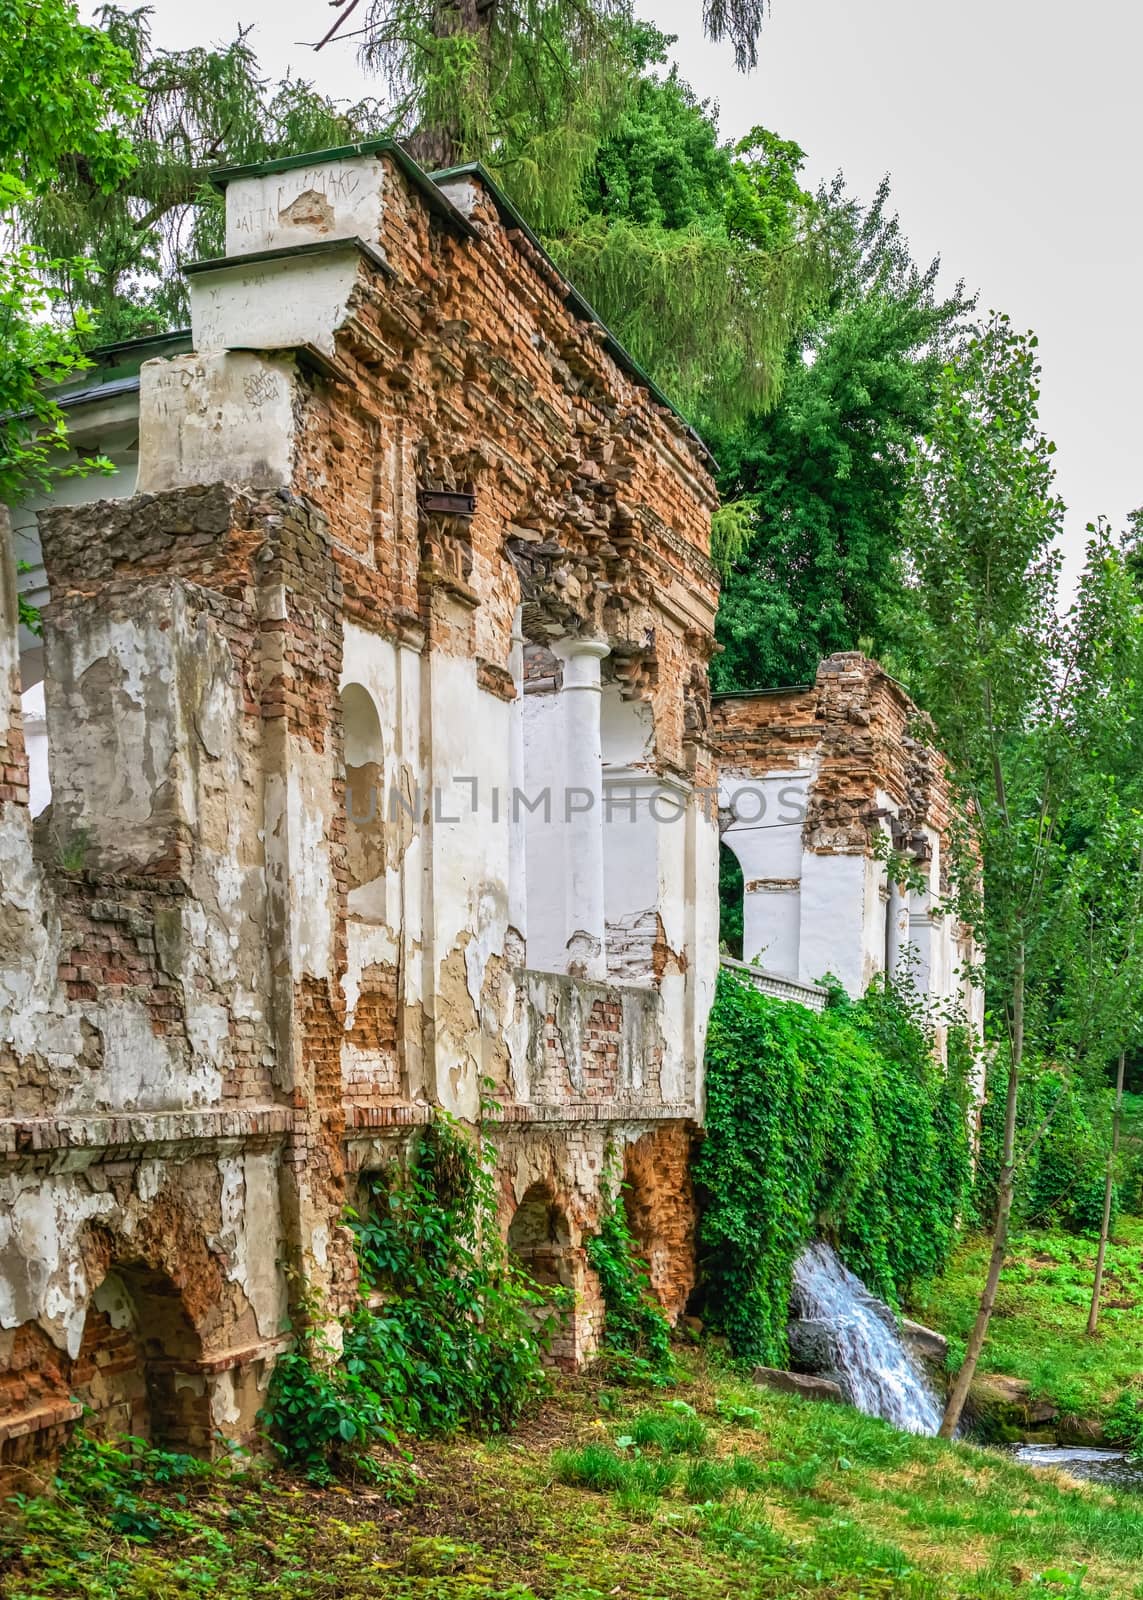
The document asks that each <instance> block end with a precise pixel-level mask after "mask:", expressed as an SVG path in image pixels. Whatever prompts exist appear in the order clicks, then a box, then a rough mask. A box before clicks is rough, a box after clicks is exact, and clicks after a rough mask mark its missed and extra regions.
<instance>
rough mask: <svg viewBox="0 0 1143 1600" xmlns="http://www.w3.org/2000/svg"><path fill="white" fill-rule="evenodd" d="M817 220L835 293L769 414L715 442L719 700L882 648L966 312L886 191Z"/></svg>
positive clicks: (715, 675)
mask: <svg viewBox="0 0 1143 1600" xmlns="http://www.w3.org/2000/svg"><path fill="white" fill-rule="evenodd" d="M818 208H819V211H820V212H822V213H824V214H828V215H829V216H831V217H832V218H833V219H834V226H833V228H832V230H831V234H830V238H831V252H832V261H833V268H834V271H833V285H832V288H831V290H830V292H829V294H828V296H827V297H826V298H825V299H824V301H823V302H822V303H821V304H820V305H819V306H818V308H817V309H815V310H814V311H813V312H812V314H811V315H810V317H809V318H808V320H806V321H805V322H804V323H803V324H802V325H801V326H800V327H799V329H798V330H797V334H796V337H795V338H793V339H792V340H791V341H790V343H789V345H788V348H787V351H786V355H785V359H784V369H783V372H782V375H781V386H780V387H781V397H780V400H779V402H778V404H777V405H776V406H775V407H774V408H773V409H772V410H770V411H768V412H767V411H764V410H761V409H753V410H752V411H751V412H750V414H749V415H747V416H745V417H743V418H741V420H740V421H738V422H737V423H736V424H735V425H733V426H731V427H727V428H723V429H721V430H717V429H716V430H715V431H714V433H713V434H712V435H711V439H710V442H711V444H712V447H713V449H714V452H715V454H716V456H717V457H718V459H719V462H720V464H721V467H722V473H721V478H720V488H721V490H722V494H723V497H724V500H725V501H727V502H728V503H729V504H731V505H733V506H735V507H737V508H738V523H737V526H736V528H735V530H734V531H735V537H734V539H733V541H732V542H731V543H729V544H724V545H723V547H722V549H721V550H720V551H719V552H718V553H719V554H720V555H721V558H722V563H723V566H724V569H725V571H724V582H723V592H722V601H721V605H720V608H719V616H718V638H719V641H720V643H721V644H722V645H723V654H722V655H721V656H719V657H718V658H717V659H716V660H715V662H714V663H713V664H712V680H713V683H714V686H715V688H716V689H741V688H756V687H760V686H764V685H771V684H792V683H812V682H813V679H814V675H815V673H816V671H817V664H818V662H819V661H820V660H821V659H822V658H823V657H824V656H827V655H829V654H831V653H832V652H833V651H835V650H851V649H854V648H857V647H858V645H859V644H866V645H867V647H869V648H873V649H878V648H880V647H881V646H882V645H883V643H884V629H883V627H882V617H883V614H884V612H885V610H886V609H887V606H888V604H889V599H890V597H891V595H892V594H893V592H894V591H895V587H896V585H897V582H898V579H899V575H900V534H899V532H898V524H899V520H900V515H901V507H902V503H903V500H904V496H905V490H906V485H907V481H908V462H909V457H910V453H911V451H912V448H913V446H914V444H915V443H916V441H917V439H918V438H919V437H920V436H921V435H922V434H923V433H924V432H925V430H926V429H927V428H928V426H929V424H930V422H931V419H932V416H933V407H934V403H935V398H936V392H937V380H938V375H939V373H940V370H941V366H942V364H943V362H944V361H945V360H946V359H947V357H948V355H949V353H950V351H951V350H952V349H953V348H955V346H956V343H957V341H958V339H959V337H960V333H961V329H962V326H963V322H964V318H965V314H966V312H967V311H968V309H969V302H968V301H967V300H966V298H965V296H964V293H963V291H962V290H961V289H960V288H958V289H957V290H955V291H954V293H953V294H951V295H949V296H947V297H944V298H942V297H941V296H940V295H939V294H938V292H937V289H936V278H937V271H938V266H939V263H938V262H936V261H934V262H932V263H931V264H930V265H929V266H928V268H926V269H925V270H923V271H922V270H921V269H920V268H918V267H917V266H916V265H915V264H914V262H913V260H912V258H911V256H910V253H909V248H908V244H907V242H906V240H905V239H904V238H903V236H902V233H901V228H900V224H899V222H898V219H897V218H896V216H894V215H892V214H891V212H890V210H889V189H888V183H887V182H885V183H883V184H882V185H881V187H880V189H879V190H878V192H877V195H876V197H875V198H874V201H873V203H872V205H870V206H869V207H868V208H866V209H865V210H864V211H862V210H859V209H858V208H857V207H855V206H854V205H852V204H851V203H850V202H848V201H847V199H846V197H845V194H844V191H843V190H842V189H841V188H840V186H839V185H835V186H834V188H833V189H832V190H830V191H829V192H825V193H823V194H821V195H820V196H819V199H818Z"/></svg>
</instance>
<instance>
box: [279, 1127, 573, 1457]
mask: <svg viewBox="0 0 1143 1600" xmlns="http://www.w3.org/2000/svg"><path fill="white" fill-rule="evenodd" d="M494 1172H495V1167H494V1155H493V1151H492V1149H491V1146H490V1145H489V1144H488V1143H487V1142H486V1141H485V1140H484V1139H483V1137H481V1136H476V1137H470V1136H469V1135H467V1134H466V1133H464V1132H463V1131H462V1130H461V1128H460V1127H459V1126H458V1125H456V1124H454V1123H453V1122H452V1121H451V1120H450V1119H449V1118H448V1117H447V1116H446V1115H445V1114H443V1113H439V1114H438V1116H437V1118H436V1120H435V1121H434V1122H432V1123H430V1124H429V1126H428V1127H426V1128H425V1129H424V1130H423V1131H422V1132H421V1134H420V1135H419V1137H418V1139H417V1142H416V1145H415V1146H414V1149H413V1151H412V1152H411V1154H410V1156H409V1159H408V1162H407V1164H406V1165H404V1166H402V1167H398V1166H394V1167H393V1168H391V1169H390V1170H388V1171H386V1172H380V1173H373V1174H369V1175H367V1176H366V1177H365V1178H363V1180H362V1185H363V1202H364V1203H363V1205H362V1207H361V1210H360V1212H352V1213H350V1223H351V1225H352V1227H353V1230H354V1233H355V1235H356V1238H357V1255H358V1263H359V1267H360V1272H361V1286H362V1294H363V1301H362V1303H361V1304H360V1305H359V1306H358V1308H357V1310H356V1311H355V1313H354V1314H353V1316H351V1317H350V1318H349V1319H348V1320H347V1322H346V1325H345V1326H344V1328H343V1330H342V1343H341V1350H340V1353H337V1352H335V1351H334V1349H333V1348H332V1347H331V1346H330V1344H329V1343H328V1342H327V1341H326V1340H325V1339H323V1338H322V1337H321V1336H320V1335H319V1334H318V1333H317V1332H316V1331H315V1328H316V1323H317V1321H318V1308H316V1307H314V1306H312V1305H307V1304H304V1303H303V1305H302V1307H301V1310H302V1313H303V1318H304V1329H305V1331H304V1332H303V1333H302V1335H301V1336H300V1338H299V1342H298V1345H297V1347H296V1348H295V1349H294V1350H293V1351H292V1352H291V1353H289V1354H288V1355H286V1356H283V1357H281V1358H279V1360H278V1362H277V1364H276V1366H275V1368H274V1374H273V1378H272V1380H271V1385H270V1395H269V1399H268V1402H267V1406H266V1410H265V1413H264V1418H265V1421H266V1423H267V1426H268V1427H269V1429H270V1431H271V1436H272V1438H273V1439H274V1441H275V1444H276V1447H277V1449H278V1450H279V1453H280V1454H281V1455H282V1457H283V1459H284V1460H285V1461H287V1462H288V1463H290V1464H291V1465H294V1466H298V1467H301V1468H303V1469H304V1470H305V1472H306V1474H307V1476H309V1477H310V1479H311V1480H313V1481H315V1482H324V1481H326V1480H327V1479H328V1478H329V1477H331V1476H333V1475H335V1474H343V1475H344V1474H358V1475H364V1476H367V1477H373V1478H376V1476H377V1472H378V1470H379V1469H378V1467H377V1465H376V1463H374V1462H372V1461H371V1459H370V1455H369V1452H370V1450H371V1449H372V1448H373V1447H374V1446H375V1445H377V1444H385V1445H388V1446H391V1447H392V1446H395V1445H396V1443H397V1439H398V1436H399V1435H401V1434H406V1435H424V1434H439V1433H451V1432H453V1431H455V1430H456V1429H458V1428H462V1427H465V1428H472V1429H476V1430H478V1431H480V1432H498V1431H500V1430H502V1429H506V1428H510V1427H512V1426H513V1425H514V1424H515V1423H516V1422H517V1421H518V1420H519V1418H520V1415H521V1413H522V1412H523V1410H524V1409H525V1407H526V1406H528V1405H529V1404H530V1403H531V1402H533V1401H534V1400H535V1399H536V1398H537V1397H538V1396H539V1395H540V1394H541V1393H542V1392H543V1388H544V1382H545V1380H544V1374H543V1369H542V1366H541V1359H540V1358H541V1351H542V1348H543V1346H544V1343H545V1340H546V1338H547V1336H548V1333H549V1332H550V1327H551V1323H552V1320H553V1319H554V1317H555V1316H556V1315H557V1314H558V1312H559V1310H560V1309H562V1308H563V1305H564V1300H563V1297H562V1296H561V1295H560V1294H559V1293H558V1292H556V1293H554V1294H553V1292H551V1291H548V1292H545V1291H543V1290H541V1289H540V1288H539V1287H538V1286H537V1285H535V1284H533V1283H532V1281H531V1280H530V1279H529V1278H528V1277H527V1276H526V1274H524V1273H523V1272H522V1271H521V1270H520V1269H518V1268H517V1267H515V1266H513V1264H512V1262H511V1261H510V1260H509V1259H508V1256H507V1253H506V1251H505V1249H504V1246H503V1243H502V1242H501V1239H500V1234H499V1230H498V1227H497V1218H496V1204H495V1189H494Z"/></svg>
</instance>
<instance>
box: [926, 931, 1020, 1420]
mask: <svg viewBox="0 0 1143 1600" xmlns="http://www.w3.org/2000/svg"><path fill="white" fill-rule="evenodd" d="M1023 1054H1024V952H1023V948H1022V947H1021V950H1020V954H1019V957H1018V960H1017V966H1016V974H1015V978H1014V981H1013V986H1012V1056H1011V1061H1010V1064H1009V1067H1008V1098H1007V1101H1006V1102H1005V1107H1004V1149H1003V1155H1002V1159H1001V1164H1000V1182H999V1185H998V1187H997V1199H996V1223H995V1225H994V1227H993V1230H992V1254H991V1256H990V1257H989V1260H988V1276H987V1277H986V1278H985V1280H984V1293H983V1294H982V1295H981V1297H980V1308H979V1310H978V1311H977V1313H976V1321H975V1322H974V1323H973V1325H972V1332H971V1333H970V1334H969V1338H968V1345H967V1346H966V1348H965V1352H964V1361H963V1363H962V1365H961V1369H960V1371H959V1372H958V1373H957V1375H956V1382H955V1383H954V1384H953V1387H952V1393H951V1394H950V1395H949V1399H948V1405H947V1406H946V1407H945V1414H944V1417H943V1419H942V1421H941V1426H940V1429H939V1433H940V1437H941V1438H942V1439H952V1438H953V1437H954V1436H955V1434H956V1430H957V1427H958V1426H959V1424H960V1419H961V1413H962V1412H963V1411H964V1403H965V1401H966V1400H967V1399H968V1391H969V1387H970V1386H971V1384H972V1380H973V1377H974V1376H975V1374H976V1364H977V1362H978V1361H979V1360H980V1352H981V1351H982V1350H983V1348H984V1340H985V1338H986V1336H987V1334H988V1324H989V1322H990V1321H991V1319H992V1308H993V1306H994V1305H995V1304H996V1291H997V1289H998V1287H999V1285H1000V1273H1001V1270H1002V1268H1003V1266H1004V1256H1005V1252H1006V1251H1007V1249H1008V1227H1009V1223H1010V1222H1011V1220H1012V1200H1013V1196H1014V1194H1015V1189H1016V1102H1017V1096H1018V1093H1019V1089H1020V1065H1021V1061H1022V1058H1023Z"/></svg>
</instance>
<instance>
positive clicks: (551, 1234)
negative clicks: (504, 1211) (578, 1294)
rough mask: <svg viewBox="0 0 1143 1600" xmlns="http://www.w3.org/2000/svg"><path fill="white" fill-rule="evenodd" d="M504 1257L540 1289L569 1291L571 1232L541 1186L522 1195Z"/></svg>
mask: <svg viewBox="0 0 1143 1600" xmlns="http://www.w3.org/2000/svg"><path fill="white" fill-rule="evenodd" d="M508 1253H509V1255H510V1256H511V1257H512V1259H513V1260H514V1261H515V1262H516V1263H517V1264H518V1265H519V1266H521V1267H523V1268H524V1270H525V1272H527V1273H528V1275H529V1277H531V1278H532V1279H533V1280H534V1281H535V1282H536V1283H538V1284H540V1285H541V1286H542V1287H550V1288H561V1287H562V1288H571V1287H572V1286H573V1283H574V1274H573V1271H572V1262H571V1232H570V1230H569V1228H568V1223H567V1218H566V1217H565V1215H564V1213H563V1212H562V1211H561V1210H560V1208H559V1206H558V1205H557V1204H556V1202H555V1200H554V1198H553V1197H552V1194H551V1191H550V1190H548V1189H547V1188H546V1187H545V1186H544V1185H542V1184H533V1185H532V1187H531V1188H530V1189H529V1190H528V1192H527V1194H525V1196H524V1198H523V1199H522V1200H521V1202H520V1204H519V1205H518V1206H517V1207H516V1213H515V1215H514V1216H513V1218H512V1221H511V1223H510V1225H509V1228H508Z"/></svg>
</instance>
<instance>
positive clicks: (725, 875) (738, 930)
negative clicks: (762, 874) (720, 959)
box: [718, 844, 746, 961]
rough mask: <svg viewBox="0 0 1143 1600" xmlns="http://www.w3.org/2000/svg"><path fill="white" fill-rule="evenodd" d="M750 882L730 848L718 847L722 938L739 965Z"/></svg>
mask: <svg viewBox="0 0 1143 1600" xmlns="http://www.w3.org/2000/svg"><path fill="white" fill-rule="evenodd" d="M745 889H746V880H745V878H744V876H743V873H742V866H741V863H740V862H739V860H738V857H737V856H736V855H735V853H734V851H733V850H732V849H731V848H730V846H729V845H726V844H720V845H719V847H718V937H719V943H720V944H724V945H725V946H726V948H727V950H728V951H729V953H730V954H731V955H732V956H733V957H734V959H735V960H736V961H741V960H742V932H743V927H742V924H743V915H744V912H743V905H744V895H745Z"/></svg>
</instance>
